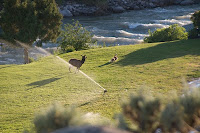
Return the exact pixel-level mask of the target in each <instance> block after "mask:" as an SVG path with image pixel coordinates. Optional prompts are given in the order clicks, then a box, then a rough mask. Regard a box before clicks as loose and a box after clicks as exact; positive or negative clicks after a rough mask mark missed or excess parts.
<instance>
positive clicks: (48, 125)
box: [34, 104, 84, 133]
mask: <svg viewBox="0 0 200 133" xmlns="http://www.w3.org/2000/svg"><path fill="white" fill-rule="evenodd" d="M82 124H84V120H83V119H82V118H81V115H80V113H79V112H77V111H76V110H75V108H73V107H69V108H64V107H62V106H60V105H59V104H53V105H52V106H51V107H50V108H49V109H48V110H46V111H44V112H42V113H40V114H38V115H37V116H36V117H35V119H34V125H35V130H36V132H37V133H47V132H52V131H54V130H56V129H59V128H63V127H70V126H79V125H82Z"/></svg>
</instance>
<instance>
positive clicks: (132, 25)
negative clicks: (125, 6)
mask: <svg viewBox="0 0 200 133" xmlns="http://www.w3.org/2000/svg"><path fill="white" fill-rule="evenodd" d="M124 24H125V25H127V26H128V27H129V28H130V29H135V28H137V27H139V26H141V27H144V28H146V29H148V28H167V27H169V25H166V24H161V23H160V22H159V23H157V22H156V23H149V24H142V23H129V22H125V23H124ZM141 27H140V28H141Z"/></svg>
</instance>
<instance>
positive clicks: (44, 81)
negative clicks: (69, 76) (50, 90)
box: [27, 78, 61, 90]
mask: <svg viewBox="0 0 200 133" xmlns="http://www.w3.org/2000/svg"><path fill="white" fill-rule="evenodd" d="M59 79H61V78H49V79H45V80H41V81H36V82H33V83H30V84H27V86H32V87H33V88H29V89H27V90H30V89H34V88H37V87H41V86H44V85H46V84H49V83H52V82H54V81H56V80H59Z"/></svg>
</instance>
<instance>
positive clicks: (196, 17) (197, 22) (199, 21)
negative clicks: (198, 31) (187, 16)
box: [191, 10, 200, 28]
mask: <svg viewBox="0 0 200 133" xmlns="http://www.w3.org/2000/svg"><path fill="white" fill-rule="evenodd" d="M191 20H192V22H193V25H194V27H195V28H200V10H199V11H196V12H195V13H194V14H193V15H192V17H191Z"/></svg>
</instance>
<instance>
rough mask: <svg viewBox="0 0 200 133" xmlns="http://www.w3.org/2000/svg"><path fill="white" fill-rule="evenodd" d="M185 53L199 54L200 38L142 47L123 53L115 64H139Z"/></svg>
mask: <svg viewBox="0 0 200 133" xmlns="http://www.w3.org/2000/svg"><path fill="white" fill-rule="evenodd" d="M185 55H200V39H194V40H187V41H185V40H184V41H175V42H166V43H161V44H158V45H156V46H152V47H148V48H143V49H140V50H137V51H134V52H132V53H130V54H127V55H125V56H124V58H123V59H122V60H119V61H118V62H117V64H119V65H122V66H127V65H141V64H146V63H152V62H156V61H159V60H163V59H167V58H176V57H181V56H185Z"/></svg>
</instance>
